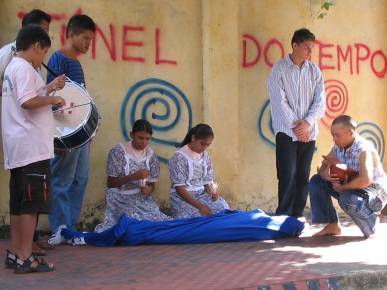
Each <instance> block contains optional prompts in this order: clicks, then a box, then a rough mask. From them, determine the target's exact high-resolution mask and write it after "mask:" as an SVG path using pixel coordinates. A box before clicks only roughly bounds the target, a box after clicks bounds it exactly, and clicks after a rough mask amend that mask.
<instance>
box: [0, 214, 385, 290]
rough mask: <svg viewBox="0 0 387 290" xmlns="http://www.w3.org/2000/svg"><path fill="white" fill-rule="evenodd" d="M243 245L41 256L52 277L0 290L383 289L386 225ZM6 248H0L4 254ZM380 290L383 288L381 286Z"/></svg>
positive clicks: (69, 250) (10, 280)
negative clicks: (366, 235) (371, 232)
mask: <svg viewBox="0 0 387 290" xmlns="http://www.w3.org/2000/svg"><path fill="white" fill-rule="evenodd" d="M317 229H318V228H311V229H310V231H309V233H308V234H305V235H304V236H303V237H301V238H298V239H283V240H277V241H265V242H249V243H219V244H203V245H180V246H175V245H170V246H137V247H114V248H97V247H91V246H81V247H73V246H59V247H58V248H56V249H55V250H52V251H49V259H50V261H52V262H54V263H55V265H56V271H54V272H52V273H46V274H28V275H14V274H13V273H12V270H6V269H3V268H1V269H0V281H1V282H0V289H2V290H5V289H12V290H16V289H167V290H172V289H184V290H185V289H187V290H188V289H249V290H250V289H262V290H266V289H270V290H279V289H286V290H293V289H298V290H303V289H313V290H314V289H367V290H371V289H387V220H385V221H384V222H383V223H381V224H380V225H379V227H378V234H377V235H376V236H374V237H373V238H372V239H368V240H364V239H363V238H362V237H361V233H360V231H359V230H358V229H357V228H356V227H355V226H353V225H347V226H346V227H345V228H344V233H343V236H341V237H323V238H321V237H320V238H315V237H311V236H310V234H311V233H313V232H315V231H316V230H317ZM8 243H9V241H8V240H0V253H4V252H5V249H6V247H7V245H8ZM384 285H385V286H384Z"/></svg>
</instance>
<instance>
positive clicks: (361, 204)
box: [339, 190, 378, 238]
mask: <svg viewBox="0 0 387 290" xmlns="http://www.w3.org/2000/svg"><path fill="white" fill-rule="evenodd" d="M339 204H340V207H341V208H342V209H343V210H344V212H345V213H347V214H348V215H349V216H350V217H351V218H352V220H353V221H354V222H355V224H356V225H357V226H358V227H359V228H360V230H361V231H362V233H363V235H364V237H365V238H368V237H369V236H370V235H372V234H373V233H374V231H375V224H376V220H377V217H378V215H377V214H376V213H375V212H373V211H372V210H371V209H370V208H369V207H368V198H367V196H366V193H365V191H363V190H351V191H346V192H342V193H340V197H339Z"/></svg>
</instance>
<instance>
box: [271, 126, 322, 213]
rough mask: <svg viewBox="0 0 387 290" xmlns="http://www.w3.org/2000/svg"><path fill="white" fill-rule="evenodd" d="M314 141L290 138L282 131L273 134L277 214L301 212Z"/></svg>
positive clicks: (304, 203)
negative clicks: (274, 137)
mask: <svg viewBox="0 0 387 290" xmlns="http://www.w3.org/2000/svg"><path fill="white" fill-rule="evenodd" d="M315 143H316V142H315V141H310V142H307V143H304V142H299V141H292V138H291V137H289V136H288V135H286V134H284V133H278V134H277V135H276V167H277V178H278V208H277V210H276V214H277V215H281V214H285V215H290V216H293V217H302V216H303V215H304V208H305V205H306V200H307V198H308V182H309V174H310V166H311V163H312V158H313V153H314V148H315Z"/></svg>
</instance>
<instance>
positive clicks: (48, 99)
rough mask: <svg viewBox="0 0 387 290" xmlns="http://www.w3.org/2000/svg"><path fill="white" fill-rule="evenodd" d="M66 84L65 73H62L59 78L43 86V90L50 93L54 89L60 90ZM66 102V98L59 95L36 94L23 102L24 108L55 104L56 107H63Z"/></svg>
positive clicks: (30, 108)
mask: <svg viewBox="0 0 387 290" xmlns="http://www.w3.org/2000/svg"><path fill="white" fill-rule="evenodd" d="M64 85H65V78H64V75H61V76H59V77H57V78H55V79H54V80H53V81H52V82H51V83H49V84H48V85H47V86H45V87H44V88H43V91H45V92H46V94H48V93H50V92H51V91H54V90H60V89H63V87H64ZM65 104H66V102H65V100H64V99H63V98H61V97H58V96H47V95H46V96H39V95H38V96H36V97H33V98H30V99H28V100H26V101H25V102H23V103H22V104H21V106H22V108H23V109H27V110H33V109H37V108H41V107H45V106H49V105H52V106H55V107H58V108H60V107H63V106H64V105H65Z"/></svg>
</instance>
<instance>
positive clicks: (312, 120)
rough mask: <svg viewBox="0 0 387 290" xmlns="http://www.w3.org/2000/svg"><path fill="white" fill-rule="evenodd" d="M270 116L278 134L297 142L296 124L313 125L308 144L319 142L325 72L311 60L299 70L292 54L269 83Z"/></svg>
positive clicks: (274, 73)
mask: <svg viewBox="0 0 387 290" xmlns="http://www.w3.org/2000/svg"><path fill="white" fill-rule="evenodd" d="M268 92H269V98H270V107H271V117H272V124H273V129H274V132H275V134H277V133H279V132H282V133H285V134H286V135H288V136H289V137H291V138H292V140H293V141H297V137H296V135H295V134H294V132H293V130H292V128H294V127H295V126H294V122H296V121H298V120H305V121H307V122H308V123H309V124H310V137H309V141H311V140H316V138H317V135H318V121H319V119H321V118H322V117H323V116H324V114H325V107H326V104H325V89H324V80H323V76H322V73H321V71H320V69H319V68H318V66H317V65H316V64H314V63H312V62H311V61H309V60H306V61H305V62H304V64H303V65H302V66H301V67H299V66H298V65H295V64H294V63H293V61H292V60H291V59H290V55H288V56H287V57H285V58H283V59H282V60H280V61H279V62H278V63H276V64H275V65H274V66H273V69H272V71H271V74H270V76H269V80H268Z"/></svg>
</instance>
